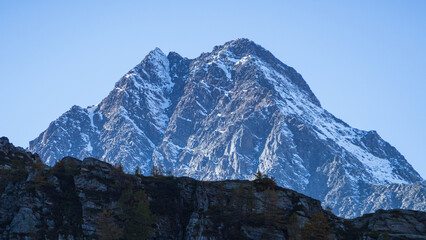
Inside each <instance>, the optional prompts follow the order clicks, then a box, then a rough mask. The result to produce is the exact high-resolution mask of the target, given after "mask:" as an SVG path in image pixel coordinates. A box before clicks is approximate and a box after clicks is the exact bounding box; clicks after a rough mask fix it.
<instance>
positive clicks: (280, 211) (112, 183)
mask: <svg viewBox="0 0 426 240" xmlns="http://www.w3.org/2000/svg"><path fill="white" fill-rule="evenodd" d="M3 140H4V139H3ZM40 163H41V162H40V160H39V159H38V156H37V155H33V154H31V153H29V152H25V151H24V150H23V149H18V148H15V147H13V145H11V144H10V143H7V144H6V145H2V146H0V167H1V169H2V174H1V175H0V178H1V183H2V185H1V188H0V239H98V238H99V234H100V232H99V231H98V229H99V228H98V223H99V221H98V219H99V215H98V214H99V213H100V212H101V211H102V210H103V209H109V210H111V211H112V212H113V214H114V215H115V216H116V218H115V220H114V221H116V222H115V225H116V226H121V225H123V224H125V223H124V222H122V221H121V220H120V219H121V217H120V214H122V211H121V210H120V204H119V198H120V195H121V194H122V193H123V191H124V189H129V187H130V189H132V191H133V192H135V191H139V190H142V191H144V192H145V193H146V195H147V198H148V199H149V202H150V207H149V208H150V210H151V211H152V213H153V214H154V215H155V221H154V225H153V228H154V231H153V233H152V239H212V240H214V239H217V240H219V239H303V236H304V235H303V234H305V233H304V231H305V230H304V229H305V226H306V225H309V223H313V222H314V220H313V219H314V218H315V217H314V216H318V215H321V216H324V221H325V222H322V223H320V224H322V225H321V226H325V227H327V228H329V229H330V231H328V232H327V234H328V236H329V237H330V238H333V239H354V240H355V239H426V237H425V236H426V225H425V224H426V213H425V212H418V211H411V210H392V211H384V210H381V211H378V212H376V213H374V214H368V215H365V216H363V217H360V218H356V219H352V220H346V219H342V218H339V217H336V216H335V215H334V214H332V213H331V212H329V211H324V210H323V209H322V207H321V203H320V202H319V201H318V200H315V199H312V198H310V197H307V196H305V195H303V194H300V193H297V192H295V191H292V190H289V189H284V188H281V187H277V186H274V185H265V184H264V183H262V182H256V181H255V182H250V181H242V180H227V181H216V182H202V181H197V180H194V179H191V178H187V177H180V178H176V177H173V176H158V177H144V176H135V175H127V174H124V173H123V172H121V171H120V170H119V169H117V168H115V167H113V166H111V165H110V164H108V163H105V162H102V161H99V160H96V159H94V158H86V159H84V160H83V161H80V160H78V159H75V158H71V157H67V158H64V159H62V161H61V162H60V165H59V166H61V168H60V167H58V166H56V167H55V168H50V167H46V166H44V165H40ZM5 166H9V167H8V168H5ZM17 173H20V174H17ZM316 224H319V223H316ZM324 224H325V225H324Z"/></svg>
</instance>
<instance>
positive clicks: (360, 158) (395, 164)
mask: <svg viewBox="0 0 426 240" xmlns="http://www.w3.org/2000/svg"><path fill="white" fill-rule="evenodd" d="M29 150H30V151H32V152H36V153H38V154H39V155H40V157H41V159H42V160H43V161H44V162H45V163H46V164H48V165H53V164H55V162H56V161H59V160H60V159H62V158H63V157H65V156H72V157H76V158H80V159H83V158H86V157H96V158H99V159H102V160H103V161H106V162H108V163H111V164H118V163H121V164H122V165H123V167H124V168H125V170H127V171H130V172H132V171H134V170H135V169H136V168H137V167H139V168H140V169H141V172H142V173H143V174H144V175H149V174H150V170H151V168H152V167H153V166H154V165H155V166H161V167H162V168H163V169H164V170H171V171H172V173H173V174H174V175H175V176H189V177H193V178H196V179H199V180H224V179H252V178H253V174H254V173H256V172H257V171H260V172H262V173H264V174H268V175H269V176H273V177H274V178H275V179H276V181H277V183H278V185H280V186H281V187H285V188H290V189H293V190H296V191H298V192H301V193H304V194H306V195H308V196H310V197H313V198H316V199H319V200H321V201H322V203H323V206H329V207H331V208H332V209H333V212H334V213H336V214H337V215H339V216H343V217H356V216H360V215H361V214H364V213H369V212H374V211H375V210H377V209H392V208H404V209H415V210H422V211H426V190H425V189H426V188H425V187H426V184H425V182H424V181H423V179H422V178H421V176H420V175H419V174H418V173H417V172H416V171H415V170H414V169H413V167H412V166H411V165H410V164H409V163H408V162H407V160H406V159H405V158H404V156H403V155H401V153H399V152H398V151H397V150H396V149H395V148H394V147H393V146H391V145H390V144H389V143H387V142H386V141H384V140H383V139H382V138H381V137H380V136H379V135H378V134H377V132H375V131H363V130H359V129H356V128H353V127H351V126H349V125H348V124H346V123H345V122H343V121H342V120H340V119H338V118H336V117H335V116H333V115H332V114H331V113H329V112H328V111H327V110H325V109H323V108H322V107H321V104H320V102H319V100H318V99H317V98H316V97H315V95H314V94H313V92H312V91H311V89H310V88H309V86H308V84H307V83H306V82H305V81H304V79H303V78H302V76H301V75H300V74H299V73H297V72H296V71H295V70H294V69H293V68H291V67H289V66H287V65H285V64H283V63H282V62H281V61H279V60H278V59H277V58H275V57H274V56H273V55H272V54H271V53H270V52H269V51H267V50H265V49H264V48H262V47H261V46H259V45H257V44H255V43H254V42H252V41H250V40H248V39H237V40H234V41H230V42H227V43H225V44H224V45H222V46H216V47H214V49H213V51H212V52H210V53H202V54H201V55H200V56H199V57H197V58H195V59H188V58H184V57H181V56H180V55H179V54H177V53H175V52H170V53H169V54H168V55H165V54H164V53H163V52H162V51H161V50H160V49H158V48H156V49H155V50H153V51H151V52H150V53H149V54H148V55H147V56H146V57H145V58H144V59H143V60H142V62H141V63H140V64H138V65H137V66H136V67H134V68H133V69H132V70H130V71H129V72H128V73H127V74H125V75H124V76H123V77H122V78H121V79H120V80H119V81H118V82H117V83H116V84H115V87H114V89H113V90H112V91H111V92H110V94H109V95H108V96H107V97H106V98H105V99H103V100H102V101H101V102H100V103H99V104H97V105H94V106H90V107H87V108H82V107H79V106H73V107H72V108H71V109H70V110H69V111H67V112H66V113H64V114H63V115H62V116H60V117H59V118H58V119H57V120H55V121H53V122H52V123H51V124H50V126H49V127H48V128H47V129H46V130H45V131H44V132H43V133H41V134H40V136H39V137H37V138H36V139H34V140H33V141H31V142H30V145H29Z"/></svg>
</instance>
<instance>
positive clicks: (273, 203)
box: [263, 188, 283, 227]
mask: <svg viewBox="0 0 426 240" xmlns="http://www.w3.org/2000/svg"><path fill="white" fill-rule="evenodd" d="M278 204H279V199H278V196H277V193H276V192H275V190H274V189H271V188H268V189H267V190H266V191H265V199H264V206H265V209H264V212H263V215H264V220H265V225H266V226H275V227H280V226H281V223H282V218H283V214H282V212H281V210H280V208H279V205H278Z"/></svg>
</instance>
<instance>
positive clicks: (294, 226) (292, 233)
mask: <svg viewBox="0 0 426 240" xmlns="http://www.w3.org/2000/svg"><path fill="white" fill-rule="evenodd" d="M286 227H287V230H288V239H289V240H299V239H301V238H300V225H299V217H298V216H297V214H296V213H293V214H291V216H290V217H289V219H288V223H287V224H286Z"/></svg>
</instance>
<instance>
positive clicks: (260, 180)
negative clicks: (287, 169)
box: [254, 171, 277, 190]
mask: <svg viewBox="0 0 426 240" xmlns="http://www.w3.org/2000/svg"><path fill="white" fill-rule="evenodd" d="M254 177H255V179H254V183H257V184H260V185H262V186H263V187H262V188H263V190H265V189H267V188H274V187H275V186H277V183H276V182H275V178H274V177H269V176H268V175H267V174H263V173H261V172H260V171H258V172H257V173H255V174H254Z"/></svg>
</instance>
